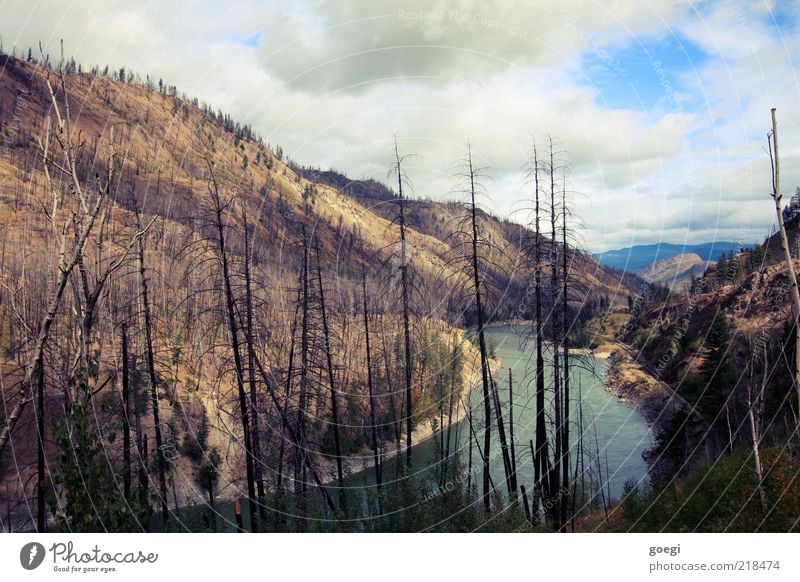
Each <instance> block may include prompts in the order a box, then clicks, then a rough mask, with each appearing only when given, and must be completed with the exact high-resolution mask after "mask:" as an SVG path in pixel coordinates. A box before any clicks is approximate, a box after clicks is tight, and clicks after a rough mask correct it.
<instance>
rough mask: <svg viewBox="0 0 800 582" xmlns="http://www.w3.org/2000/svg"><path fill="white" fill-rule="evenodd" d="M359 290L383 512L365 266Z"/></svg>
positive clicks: (374, 446) (373, 434)
mask: <svg viewBox="0 0 800 582" xmlns="http://www.w3.org/2000/svg"><path fill="white" fill-rule="evenodd" d="M361 292H362V299H363V308H364V340H365V342H366V350H367V354H366V356H367V389H368V390H369V424H370V433H371V434H370V436H371V440H372V462H373V463H374V464H375V484H376V485H377V488H378V511H379V513H383V492H382V487H381V486H382V482H381V481H382V479H381V477H382V475H381V465H380V458H379V456H378V427H377V417H376V415H375V388H374V386H373V381H372V350H371V345H370V337H369V308H368V306H367V266H366V263H365V264H364V266H363V269H362V271H361Z"/></svg>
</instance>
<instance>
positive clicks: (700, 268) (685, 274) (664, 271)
mask: <svg viewBox="0 0 800 582" xmlns="http://www.w3.org/2000/svg"><path fill="white" fill-rule="evenodd" d="M707 266H708V263H707V262H706V261H704V260H703V259H702V258H700V256H699V255H697V254H695V253H683V254H680V255H675V256H674V257H670V258H668V259H661V260H658V261H656V262H655V263H652V264H650V265H648V266H647V267H645V268H644V269H642V270H641V271H639V275H640V276H641V277H642V279H644V280H645V281H650V282H651V283H659V284H661V285H666V286H667V287H670V288H672V289H677V288H678V287H680V286H681V285H685V284H686V283H689V282H690V281H691V280H692V279H693V278H695V277H699V276H701V275H702V274H703V273H704V272H705V270H706V267H707Z"/></svg>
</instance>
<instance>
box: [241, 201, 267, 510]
mask: <svg viewBox="0 0 800 582" xmlns="http://www.w3.org/2000/svg"><path fill="white" fill-rule="evenodd" d="M242 223H243V224H242V226H243V227H244V284H245V311H246V326H247V327H246V329H245V343H246V345H247V381H248V384H249V387H250V411H251V413H252V421H253V422H252V427H253V430H252V433H253V434H252V438H251V440H252V444H253V465H254V467H253V471H254V477H255V480H256V486H257V491H258V499H259V503H258V519H259V520H261V521H262V522H263V521H264V520H265V518H266V516H265V515H264V509H265V508H264V503H263V499H264V476H263V473H262V470H261V464H262V462H263V459H262V456H261V434H260V431H259V428H258V394H257V392H256V370H255V367H256V366H255V357H256V356H255V334H254V332H253V286H252V280H251V274H250V261H251V256H250V253H251V249H250V225H249V224H248V220H247V206H246V203H245V201H244V200H242ZM251 519H255V517H254V516H253V517H251Z"/></svg>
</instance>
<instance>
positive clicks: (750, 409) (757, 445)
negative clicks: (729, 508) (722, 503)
mask: <svg viewBox="0 0 800 582" xmlns="http://www.w3.org/2000/svg"><path fill="white" fill-rule="evenodd" d="M754 359H755V358H754ZM767 363H768V362H767V348H766V346H764V373H763V377H762V380H761V383H760V386H759V389H758V393H757V394H753V362H751V363H750V382H748V383H747V416H748V418H749V419H750V436H751V438H752V441H753V459H754V461H755V466H756V483H757V485H756V488H757V489H758V497H759V500H760V502H761V510H762V511H763V512H764V517H766V516H767V514H768V513H769V505H768V504H767V494H766V491H765V489H764V470H763V468H762V466H761V436H762V431H761V425H762V419H763V418H764V391H765V390H766V388H767V383H768V379H769V374H768V370H769V366H768V365H767Z"/></svg>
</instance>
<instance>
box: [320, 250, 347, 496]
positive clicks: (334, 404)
mask: <svg viewBox="0 0 800 582" xmlns="http://www.w3.org/2000/svg"><path fill="white" fill-rule="evenodd" d="M315 250H316V255H317V282H318V283H319V306H320V311H321V315H322V334H323V343H324V346H325V359H326V364H327V367H328V382H329V385H330V389H331V415H332V417H333V418H332V420H333V443H334V450H335V455H336V476H337V477H338V479H339V499H340V503H339V504H340V505H341V506H342V507H343V508H344V507H346V505H347V504H346V501H345V499H346V495H345V488H344V472H343V471H342V446H341V439H340V438H339V402H338V399H337V397H336V381H335V379H334V377H333V357H332V356H331V333H330V329H329V328H328V314H327V311H326V310H325V291H324V289H323V286H322V263H321V262H320V256H319V255H320V253H319V240H317V241H316V248H315Z"/></svg>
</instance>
